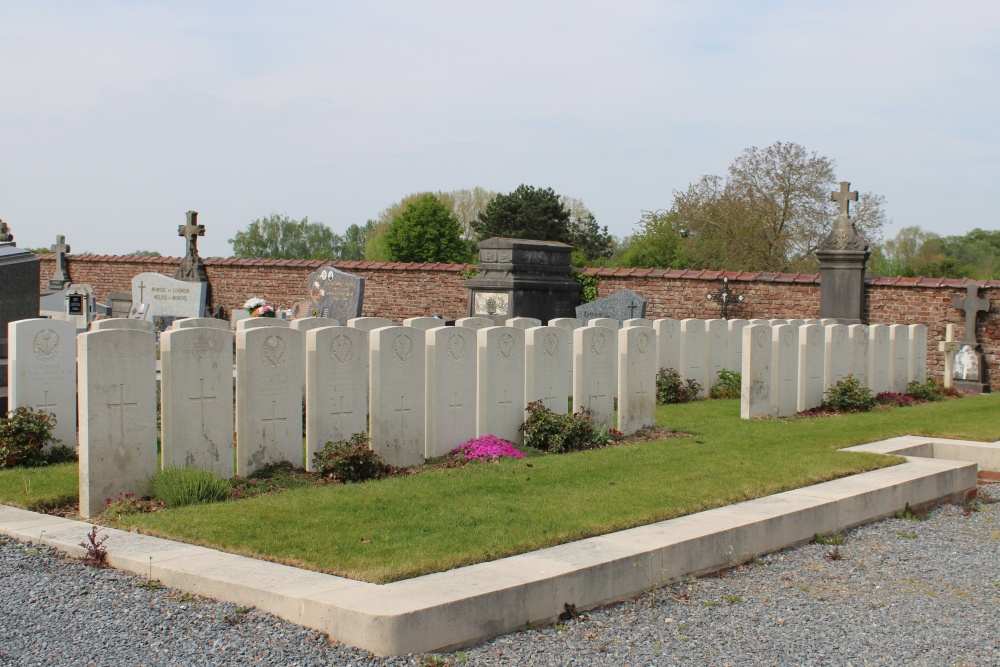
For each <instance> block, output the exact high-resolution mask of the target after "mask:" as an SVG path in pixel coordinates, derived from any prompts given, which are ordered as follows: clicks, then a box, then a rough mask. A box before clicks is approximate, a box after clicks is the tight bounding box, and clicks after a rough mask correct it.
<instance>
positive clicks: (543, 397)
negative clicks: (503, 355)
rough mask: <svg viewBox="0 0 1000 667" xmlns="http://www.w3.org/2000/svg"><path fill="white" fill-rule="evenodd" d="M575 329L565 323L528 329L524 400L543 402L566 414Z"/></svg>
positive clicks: (552, 408) (559, 412)
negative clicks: (562, 325) (571, 345)
mask: <svg viewBox="0 0 1000 667" xmlns="http://www.w3.org/2000/svg"><path fill="white" fill-rule="evenodd" d="M572 337H573V332H572V331H570V330H569V329H564V328H562V327H552V326H549V327H532V328H530V329H527V330H526V331H525V332H524V368H525V378H524V402H525V404H528V403H533V402H534V401H542V403H543V404H544V405H545V407H547V408H548V409H549V410H551V411H552V412H555V413H557V414H561V415H564V414H566V410H567V409H568V406H569V396H570V393H571V391H572V386H571V382H572V377H573V376H572V373H571V369H572V367H573V349H572V348H571V347H570V340H571V339H572Z"/></svg>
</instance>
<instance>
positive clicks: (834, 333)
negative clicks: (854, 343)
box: [823, 324, 851, 388]
mask: <svg viewBox="0 0 1000 667" xmlns="http://www.w3.org/2000/svg"><path fill="white" fill-rule="evenodd" d="M823 329H824V331H825V333H826V335H825V342H824V346H825V350H824V353H823V354H824V357H825V361H824V362H823V385H824V387H826V388H830V387H832V386H834V385H835V384H837V383H838V382H840V381H841V380H843V379H844V378H845V377H847V374H848V373H850V372H851V369H850V362H851V357H850V330H849V329H848V328H847V325H845V324H831V325H828V326H825V327H823Z"/></svg>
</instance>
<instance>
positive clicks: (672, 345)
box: [653, 318, 681, 373]
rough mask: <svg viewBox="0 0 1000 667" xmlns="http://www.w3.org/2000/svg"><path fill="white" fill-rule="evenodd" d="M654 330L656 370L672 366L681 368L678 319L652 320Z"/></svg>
mask: <svg viewBox="0 0 1000 667" xmlns="http://www.w3.org/2000/svg"><path fill="white" fill-rule="evenodd" d="M653 330H654V331H656V371H657V372H660V371H661V370H663V369H666V368H672V369H674V370H675V371H677V372H678V373H679V372H680V370H681V323H680V320H674V319H669V318H663V319H659V320H656V321H655V322H653Z"/></svg>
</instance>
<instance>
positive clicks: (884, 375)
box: [868, 324, 892, 394]
mask: <svg viewBox="0 0 1000 667" xmlns="http://www.w3.org/2000/svg"><path fill="white" fill-rule="evenodd" d="M891 356H892V346H891V345H890V343H889V327H888V326H886V325H885V324H873V325H871V326H870V327H868V387H869V388H870V389H871V390H872V392H874V393H876V394H881V393H882V392H884V391H891V390H892V376H891V375H889V362H890V357H891Z"/></svg>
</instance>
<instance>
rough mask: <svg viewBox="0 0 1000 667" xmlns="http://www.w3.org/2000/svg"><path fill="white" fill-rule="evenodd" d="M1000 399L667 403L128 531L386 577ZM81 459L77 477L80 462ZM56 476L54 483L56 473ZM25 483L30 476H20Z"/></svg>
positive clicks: (959, 430) (820, 472) (736, 493)
mask: <svg viewBox="0 0 1000 667" xmlns="http://www.w3.org/2000/svg"><path fill="white" fill-rule="evenodd" d="M998 417H1000V397H994V396H982V397H972V398H965V399H962V400H954V401H946V402H942V403H932V404H924V405H921V406H917V407H913V408H900V409H893V410H884V411H878V412H874V413H868V414H856V415H843V416H835V417H827V418H820V419H791V420H781V421H779V420H754V421H743V420H740V419H739V401H702V402H698V403H693V404H688V405H671V406H662V407H660V408H659V410H658V420H659V422H660V423H661V424H664V425H666V426H668V427H670V428H671V429H674V430H678V431H683V432H686V433H690V434H692V435H691V437H686V438H675V439H668V440H662V441H658V442H650V443H644V444H637V445H628V446H621V447H609V448H606V449H601V450H596V451H591V452H582V453H576V454H563V455H552V456H535V457H531V458H529V459H526V460H518V461H505V462H503V463H499V464H484V465H473V466H468V467H464V468H457V469H437V470H432V471H429V472H426V473H424V474H421V475H415V476H410V477H403V478H391V479H386V480H382V481H378V482H369V483H366V484H354V485H324V486H310V487H304V488H297V489H293V490H290V491H286V492H284V493H279V494H272V495H267V496H262V497H259V498H253V499H248V500H240V501H230V502H225V503H218V504H214V505H201V506H195V507H186V508H180V509H173V510H167V511H161V512H157V513H154V514H145V515H139V516H133V517H126V518H125V519H123V520H122V522H121V523H120V524H119V526H120V527H122V528H132V527H134V528H136V529H138V530H139V531H140V532H143V533H148V534H152V535H158V536H162V537H168V538H172V539H178V540H182V541H186V542H192V543H196V544H202V545H205V546H209V547H214V548H218V549H222V550H225V551H230V552H233V553H240V554H245V555H249V556H254V557H257V558H264V559H268V560H273V561H278V562H282V563H288V564H292V565H298V566H302V567H307V568H310V569H314V570H320V571H324V572H330V573H333V574H339V575H342V576H346V577H351V578H354V579H363V580H367V581H373V582H387V581H394V580H398V579H405V578H408V577H412V576H417V575H420V574H425V573H428V572H436V571H442V570H447V569H450V568H453V567H458V566H461V565H468V564H471V563H477V562H481V561H485V560H490V559H494V558H499V557H503V556H507V555H512V554H516V553H523V552H526V551H531V550H534V549H538V548H541V547H545V546H551V545H554V544H560V543H563V542H568V541H572V540H576V539H580V538H582V537H587V536H591V535H599V534H603V533H607V532H611V531H614V530H619V529H622V528H627V527H632V526H638V525H642V524H647V523H650V522H653V521H658V520H662V519H667V518H671V517H675V516H680V515H684V514H690V513H692V512H697V511H699V510H703V509H708V508H712V507H718V506H721V505H727V504H731V503H734V502H739V501H742V500H747V499H751V498H756V497H760V496H763V495H768V494H771V493H776V492H780V491H785V490H788V489H794V488H798V487H802V486H806V485H809V484H813V483H816V482H820V481H824V480H829V479H834V478H837V477H842V476H844V475H849V474H852V473H856V472H861V471H865V470H872V469H875V468H879V467H883V466H885V465H890V464H892V463H894V462H896V461H898V460H899V459H896V458H889V457H883V456H877V455H873V454H860V453H843V452H837V449H840V448H842V447H846V446H850V445H855V444H861V443H865V442H871V441H875V440H880V439H883V438H887V437H892V436H896V435H903V434H906V433H913V434H922V435H936V436H939V437H951V438H963V439H969V440H982V441H988V442H993V441H995V440H998V439H1000V418H998ZM70 472H71V473H72V474H70ZM25 474H26V473H25V471H16V470H15V471H2V472H0V502H6V503H10V504H18V505H22V506H27V505H28V504H29V502H36V503H37V502H40V501H44V500H45V499H46V496H45V494H46V493H49V494H53V495H56V496H58V495H62V496H65V495H66V494H67V493H68V494H72V493H75V489H76V476H75V469H74V468H73V467H72V466H69V472H68V471H67V470H66V467H65V466H53V467H51V468H49V469H39V470H37V471H30V474H31V475H34V477H33V478H32V482H31V485H32V494H34V495H31V496H30V497H31V498H32V499H34V500H33V501H26V500H25V498H27V497H28V496H26V495H24V489H23V488H21V487H22V486H23V483H22V482H19V481H18V476H23V475H25ZM49 477H51V478H52V479H50V480H49V481H46V482H44V483H43V481H42V480H43V478H46V479H48V478H49ZM19 485H20V486H19Z"/></svg>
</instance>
